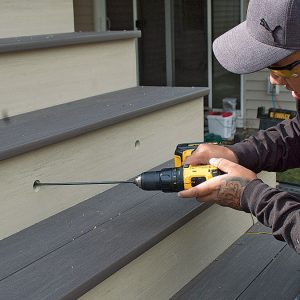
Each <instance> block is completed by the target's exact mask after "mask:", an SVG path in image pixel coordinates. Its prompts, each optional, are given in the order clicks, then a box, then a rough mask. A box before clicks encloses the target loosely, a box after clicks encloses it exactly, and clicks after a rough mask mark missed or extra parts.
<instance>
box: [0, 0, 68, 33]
mask: <svg viewBox="0 0 300 300" xmlns="http://www.w3.org/2000/svg"><path fill="white" fill-rule="evenodd" d="M71 31H74V16H73V1H72V0H43V1H39V0H22V1H19V0H1V1H0V38H4V37H13V36H23V35H36V34H47V33H60V32H71Z"/></svg>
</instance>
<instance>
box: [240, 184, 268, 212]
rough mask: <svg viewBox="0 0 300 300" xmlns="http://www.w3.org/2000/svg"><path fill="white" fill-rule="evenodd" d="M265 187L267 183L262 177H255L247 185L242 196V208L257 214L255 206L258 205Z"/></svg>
mask: <svg viewBox="0 0 300 300" xmlns="http://www.w3.org/2000/svg"><path fill="white" fill-rule="evenodd" d="M265 188H266V184H265V183H264V182H263V181H262V180H261V179H254V180H252V181H250V182H249V183H248V184H247V185H246V187H245V189H244V191H243V194H242V197H241V208H242V210H243V211H245V212H247V213H249V212H251V213H252V214H253V215H255V214H254V212H255V207H256V206H257V202H259V201H260V195H261V194H262V192H263V190H265Z"/></svg>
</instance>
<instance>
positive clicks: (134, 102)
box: [0, 86, 209, 160]
mask: <svg viewBox="0 0 300 300" xmlns="http://www.w3.org/2000/svg"><path fill="white" fill-rule="evenodd" d="M208 93H209V89H208V88H201V87H197V88H192V87H151V86H147V87H146V86H145V87H133V88H129V89H124V90H119V91H117V92H111V93H106V94H102V95H99V96H94V97H89V98H86V99H82V100H78V101H73V102H70V103H66V104H61V105H57V106H53V107H49V108H45V109H41V110H37V111H33V112H29V113H26V114H21V115H18V116H14V117H11V118H9V116H8V117H7V116H6V117H5V118H4V119H2V120H0V137H1V144H0V160H4V159H7V158H10V157H13V156H16V155H20V154H23V153H26V152H29V151H32V150H36V149H39V148H41V147H44V146H47V145H51V144H54V143H58V142H61V141H64V140H66V139H69V138H74V137H76V136H79V135H81V134H84V133H87V132H90V131H92V130H96V129H100V128H103V127H106V126H110V125H114V124H117V123H120V122H123V121H126V120H129V119H131V118H135V117H139V116H142V115H145V114H147V113H151V112H154V111H157V110H161V109H164V108H167V107H171V106H173V105H176V104H179V103H184V102H187V101H190V100H193V99H196V98H197V97H202V96H205V95H207V94H208ZM199 105H200V103H199ZM2 109H5V108H2Z"/></svg>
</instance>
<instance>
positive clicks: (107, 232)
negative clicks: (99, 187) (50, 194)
mask: <svg viewBox="0 0 300 300" xmlns="http://www.w3.org/2000/svg"><path fill="white" fill-rule="evenodd" d="M170 164H172V163H171V162H170V163H168V164H166V165H164V166H159V167H158V169H160V168H161V167H166V166H170ZM40 192H42V191H40ZM206 208H208V205H206V204H199V203H198V202H197V201H195V200H194V199H189V200H184V201H183V200H182V199H179V198H178V197H177V195H176V193H171V194H165V193H162V192H159V191H155V192H146V191H142V190H140V189H139V188H137V187H136V186H134V185H129V184H125V185H118V186H116V187H114V188H112V189H110V190H108V191H106V192H104V193H102V194H99V195H98V196H95V197H93V198H91V199H89V200H86V201H84V202H82V203H80V204H78V205H76V206H74V207H71V208H69V209H67V210H65V211H63V212H60V213H58V214H57V215H55V216H52V217H50V218H48V219H46V220H44V221H41V222H40V223H38V224H35V225H33V226H31V227H29V228H27V229H25V230H23V231H21V232H19V233H16V234H14V235H12V236H10V237H8V238H6V239H4V240H2V241H0V257H1V260H0V295H1V299H6V300H10V299H22V300H25V299H28V300H35V299H37V300H40V299H76V298H77V297H79V296H81V295H83V294H84V293H85V292H87V291H88V290H90V289H91V288H93V287H94V286H96V285H97V284H99V283H100V282H102V281H103V280H104V279H106V278H107V277H109V276H110V275H111V274H113V273H114V272H116V271H117V270H119V269H120V268H122V267H123V266H125V265H126V264H128V263H129V262H130V261H132V260H133V259H135V258H136V257H138V256H139V255H141V254H142V253H144V252H145V251H146V250H148V249H150V248H151V247H152V246H154V245H155V244H157V243H158V242H159V241H160V240H162V239H163V238H165V237H166V236H168V235H169V234H171V233H172V232H173V231H175V230H176V229H178V228H180V227H181V226H182V225H184V224H185V223H186V222H188V221H189V220H191V219H192V218H193V217H195V216H196V215H198V214H199V213H201V212H202V211H204V210H205V209H206Z"/></svg>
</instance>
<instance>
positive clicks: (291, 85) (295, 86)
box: [270, 51, 300, 100]
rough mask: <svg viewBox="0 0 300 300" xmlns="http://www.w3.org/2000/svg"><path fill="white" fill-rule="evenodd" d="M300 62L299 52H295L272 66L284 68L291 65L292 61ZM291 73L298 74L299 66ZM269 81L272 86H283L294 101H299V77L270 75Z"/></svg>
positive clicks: (299, 71)
mask: <svg viewBox="0 0 300 300" xmlns="http://www.w3.org/2000/svg"><path fill="white" fill-rule="evenodd" d="M297 60H300V51H297V52H295V53H293V54H291V55H290V56H288V57H286V58H284V59H282V60H280V61H279V62H278V63H276V64H275V65H274V66H278V67H281V66H286V65H288V64H291V63H293V62H294V61H297ZM293 71H295V72H297V73H299V74H300V64H299V65H297V66H295V67H294V68H293ZM270 81H271V83H272V84H279V85H283V86H284V87H285V88H286V89H288V90H289V91H291V92H292V96H293V97H294V98H295V99H298V100H300V75H299V76H298V77H292V78H286V77H280V76H276V75H275V74H272V72H271V74H270Z"/></svg>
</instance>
